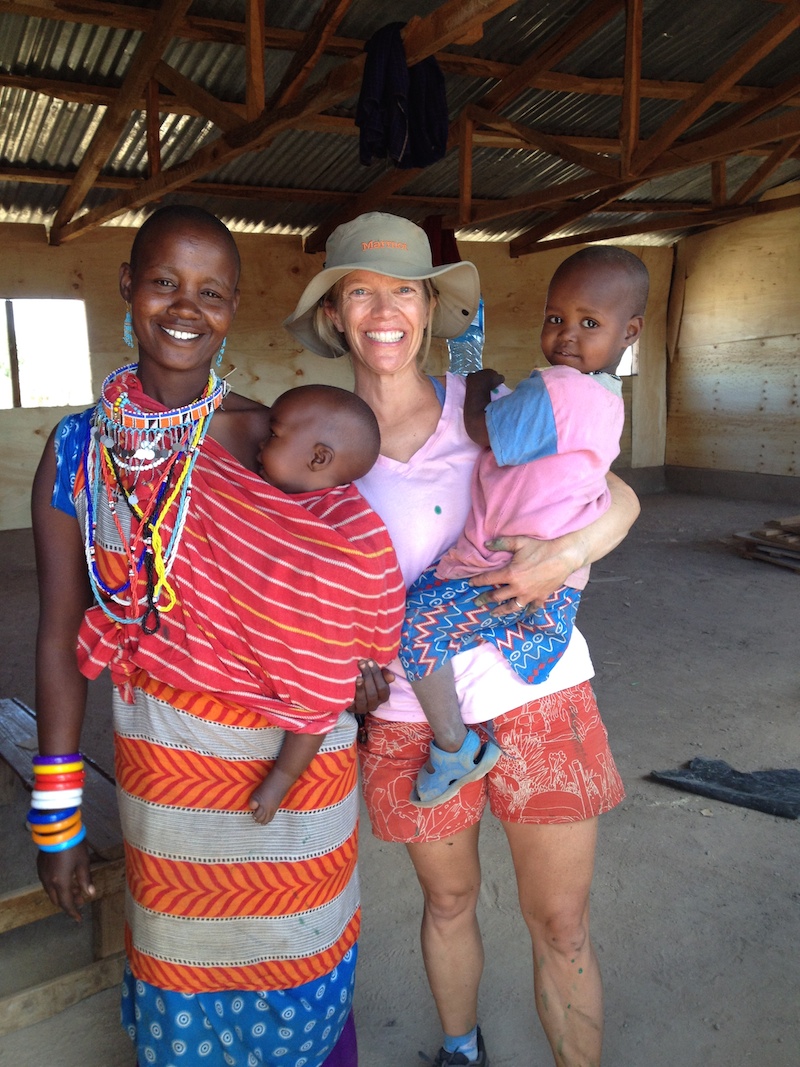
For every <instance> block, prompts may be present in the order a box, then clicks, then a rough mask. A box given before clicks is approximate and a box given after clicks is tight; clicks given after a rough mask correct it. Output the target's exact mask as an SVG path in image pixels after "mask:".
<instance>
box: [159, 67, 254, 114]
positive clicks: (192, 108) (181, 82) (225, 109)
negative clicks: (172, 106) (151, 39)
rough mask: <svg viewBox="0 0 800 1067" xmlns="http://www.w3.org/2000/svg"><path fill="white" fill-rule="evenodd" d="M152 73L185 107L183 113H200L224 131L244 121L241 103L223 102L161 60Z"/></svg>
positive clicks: (243, 109)
mask: <svg viewBox="0 0 800 1067" xmlns="http://www.w3.org/2000/svg"><path fill="white" fill-rule="evenodd" d="M154 74H155V76H156V78H158V81H159V82H160V83H161V85H163V86H164V87H165V88H167V89H169V90H170V92H172V93H174V94H175V98H176V99H178V100H180V101H181V104H182V105H183V107H184V108H185V109H186V110H185V111H184V114H190V115H202V117H203V118H206V119H208V120H209V122H213V123H214V125H215V126H218V127H219V128H220V129H221V130H225V131H228V130H235V129H236V127H237V126H241V125H242V123H243V122H244V121H245V108H244V107H243V106H242V105H232V104H225V103H223V102H222V101H221V100H218V99H217V98H216V97H215V96H213V95H212V94H211V93H208V92H206V90H205V89H203V88H201V87H200V86H199V85H198V84H197V83H196V82H193V81H191V80H190V79H189V78H185V77H184V76H183V75H182V74H180V73H179V72H178V71H177V70H175V68H174V67H170V66H169V65H168V64H167V63H165V62H164V61H163V60H159V62H158V63H157V64H156V66H155V70H154ZM162 102H163V99H162Z"/></svg>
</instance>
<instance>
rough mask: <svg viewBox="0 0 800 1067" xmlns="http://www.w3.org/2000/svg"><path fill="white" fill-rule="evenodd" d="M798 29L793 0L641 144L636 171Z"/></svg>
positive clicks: (799, 10) (799, 1)
mask: <svg viewBox="0 0 800 1067" xmlns="http://www.w3.org/2000/svg"><path fill="white" fill-rule="evenodd" d="M798 26H800V0H792V2H791V3H787V4H786V5H785V6H784V7H783V9H782V10H781V11H780V12H779V13H778V14H777V15H776V16H775V17H774V18H773V19H771V20H770V22H768V23H767V25H766V26H764V27H763V29H761V30H759V32H758V33H756V34H755V36H754V37H751V38H750V40H749V41H748V42H747V44H745V45H743V46H742V47H741V48H740V49H739V50H738V51H737V52H736V54H735V55H733V56H731V58H730V59H729V60H728V61H727V62H726V63H723V65H722V66H721V67H720V69H719V70H718V71H716V73H715V74H713V75H712V76H711V77H710V78H709V79H708V81H706V82H705V84H704V85H702V86H701V87H700V88H699V89H698V91H697V92H696V93H695V94H694V96H692V97H690V99H689V100H687V101H686V103H685V104H683V106H682V107H680V108H679V109H678V111H677V112H676V114H674V115H673V116H672V118H670V119H668V120H667V121H666V122H665V123H664V124H663V126H662V127H661V129H660V130H659V131H658V132H657V133H656V134H654V135H653V136H652V137H650V138H649V139H648V140H647V141H644V142H642V143H641V144H640V145H639V149H638V151H637V152H636V153H635V155H634V158H633V161H632V165H631V167H632V170H633V172H634V173H636V174H641V173H642V172H643V171H645V170H646V169H647V167H648V166H650V164H651V163H653V162H654V160H656V159H657V158H658V157H659V156H660V155H661V154H662V153H663V152H664V151H665V150H667V149H668V148H670V147H671V146H672V145H674V143H675V142H676V140H677V139H678V138H679V137H680V135H681V134H682V133H685V132H686V130H688V129H689V127H690V126H691V125H692V124H693V123H694V122H695V121H696V120H697V119H698V118H699V117H700V116H701V115H702V114H703V113H704V112H705V111H707V110H708V108H709V107H711V105H712V104H714V103H716V101H717V100H718V99H719V96H720V93H721V92H722V91H723V90H724V89H726V88H729V87H730V86H731V85H735V84H736V82H737V81H738V80H739V78H741V77H742V75H744V74H746V73H747V71H748V70H752V69H753V67H754V66H755V65H756V64H757V63H758V62H759V61H760V60H762V59H763V58H764V56H766V55H768V54H769V53H770V52H771V51H772V50H773V49H774V48H776V47H777V45H779V44H780V43H781V42H782V41H785V40H786V38H787V37H789V36H790V34H792V33H794V31H795V30H796V29H797V28H798Z"/></svg>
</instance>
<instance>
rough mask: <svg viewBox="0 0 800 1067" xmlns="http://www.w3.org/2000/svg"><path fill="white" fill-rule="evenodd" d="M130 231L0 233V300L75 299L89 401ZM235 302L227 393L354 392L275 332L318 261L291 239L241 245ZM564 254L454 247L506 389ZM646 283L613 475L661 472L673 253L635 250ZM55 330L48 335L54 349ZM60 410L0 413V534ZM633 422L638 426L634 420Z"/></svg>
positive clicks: (522, 370)
mask: <svg viewBox="0 0 800 1067" xmlns="http://www.w3.org/2000/svg"><path fill="white" fill-rule="evenodd" d="M132 237H133V231H131V230H126V229H121V228H118V227H108V228H105V229H102V230H99V231H95V232H93V233H90V234H87V235H86V236H85V237H83V238H81V239H79V240H76V241H73V242H70V243H68V244H66V245H63V246H61V247H59V248H51V247H49V246H48V245H47V242H46V239H45V233H44V230H43V228H42V227H40V226H31V225H14V224H0V242H2V248H3V256H2V257H0V297H2V298H12V299H13V298H22V297H49V298H57V297H58V298H69V297H72V298H76V299H81V300H83V301H85V304H86V316H87V321H88V331H89V347H90V351H91V361H92V382H93V389H94V390H95V392H97V390H98V389H99V387H100V384H101V382H102V380H103V378H104V377H105V376H106V375H107V374H108V373H110V371H112V370H113V369H114V368H115V367H117V366H119V365H120V364H122V363H124V362H127V361H130V360H131V359H132V358H133V353H132V352H131V350H129V349H127V348H125V346H124V345H123V343H122V319H123V315H124V305H123V304H122V301H121V299H120V296H119V290H118V272H119V265H120V263H122V262H123V261H125V260H126V259H127V256H128V252H129V250H130V243H131V240H132ZM237 244H238V245H239V249H240V251H241V255H242V281H241V290H242V299H241V303H240V306H239V313H238V315H237V318H236V322H235V324H234V326H233V329H232V330H231V334H230V338H229V341H228V346H227V352H226V358H225V364H224V366H223V373H227V372H229V371H230V369H231V367H232V366H234V365H235V368H236V369H235V371H234V372H233V373H232V374H231V376H230V380H231V383H232V385H233V387H234V389H236V390H237V392H241V393H244V394H246V395H248V396H253V397H255V398H256V399H259V400H262V401H264V402H266V403H269V402H270V401H272V400H273V399H274V398H275V397H276V396H277V395H278V394H279V393H281V392H283V391H284V390H285V389H288V388H291V387H292V386H294V385H299V384H301V383H302V382H310V381H313V382H328V383H330V384H334V385H341V386H343V387H345V388H348V387H349V386H350V385H351V384H352V375H351V373H350V369H349V363H348V361H346V360H336V361H333V360H324V359H321V358H319V357H318V356H314V355H312V354H311V353H309V352H303V351H301V350H300V349H299V347H298V346H297V345H296V344H294V343H293V342H292V339H291V338H290V337H289V335H288V334H287V333H286V331H285V330H284V329H283V328H282V326H281V322H282V320H283V319H284V318H285V316H286V315H287V314H288V313H289V312H290V311H291V309H292V308H293V307H294V304H295V302H296V300H297V298H298V296H299V294H300V292H301V291H302V289H303V286H304V285H305V284H306V282H307V281H308V280H309V279H310V278H311V277H312V276H313V275H314V274H315V273H316V272H317V271H318V270H319V269H320V267H321V266H322V262H323V260H324V255H322V254H319V255H316V256H309V255H306V254H305V253H303V251H302V249H301V245H300V241H299V239H298V238H295V237H279V236H265V235H261V234H239V235H237ZM572 251H573V249H561V250H559V251H554V252H549V253H542V254H538V255H531V256H525V257H523V258H521V259H516V260H512V259H509V257H508V250H507V248H506V246H505V245H498V244H484V243H471V244H468V245H466V244H462V246H461V254H462V256H463V258H465V259H466V258H471V259H473V260H474V262H475V263H476V264H477V266H478V269H479V271H480V273H481V278H482V282H483V290H484V299H485V302H486V320H487V343H486V349H485V353H484V357H485V363H486V365H487V366H488V365H492V366H495V367H496V368H497V369H498V370H500V371H501V372H502V373H503V374H505V375H506V378H507V380H508V381H509V383H510V384H515V383H516V382H517V381H519V380H520V379H521V378H523V377H524V376H525V375H526V374H527V373H528V372H529V371H530V369H531V367H533V366H535V365H541V364H542V362H543V360H542V356H541V353H540V351H539V343H538V338H539V328H540V324H541V311H542V308H543V306H544V299H545V293H546V290H547V282H548V280H549V278H550V276H551V275H552V272H553V270H554V269H555V267H556V266H557V265H558V263H560V262H561V260H562V259H564V258H565V257H566V256H567V255H568V254H570V253H571V252H572ZM634 251H637V252H638V253H639V254H641V255H642V256H643V258H644V260H645V262H646V263H647V265H648V268H649V269H650V272H651V278H652V282H653V285H652V291H651V300H650V304H649V308H648V318H647V326H646V329H645V333H644V336H643V340H642V344H641V351H640V376H639V377H638V378H637V379H634V380H632V381H628V382H626V386H625V397H626V409H627V412H628V418H627V419H626V427H625V432H624V434H623V443H622V454H621V456H620V460H619V464H620V465H621V466H623V467H626V466H627V467H629V466H660V465H661V464H662V463H663V461H664V412H665V403H666V402H665V388H664V379H665V369H664V368H665V365H666V355H665V340H664V338H665V322H666V302H667V294H668V289H669V279H670V275H671V270H672V250H671V249H669V248H641V249H634ZM57 343H58V324H57V323H54V324H53V344H54V347H57ZM445 365H446V347H445V345H444V342H437V343H436V344H435V346H434V348H433V350H432V360H431V370H432V371H434V372H440V371H441V370H442V368H443V367H444V366H445ZM67 410H69V409H61V408H35V409H17V410H11V411H0V529H18V528H22V527H27V526H29V525H30V510H29V496H30V485H31V481H32V478H33V474H34V471H35V469H36V464H37V462H38V459H39V456H40V455H41V452H42V448H43V446H44V443H45V441H46V440H47V435H48V433H49V432H50V430H51V429H52V427H53V426H54V425H55V423H56V422H57V421H58V419H59V418H60V417H61V416H62V415H63V414H64V413H65V412H66V411H67ZM640 412H641V415H640V414H639V413H640Z"/></svg>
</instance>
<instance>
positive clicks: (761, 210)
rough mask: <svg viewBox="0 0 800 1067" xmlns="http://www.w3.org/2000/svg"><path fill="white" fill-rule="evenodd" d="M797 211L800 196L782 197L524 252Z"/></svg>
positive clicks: (611, 229) (595, 233) (603, 232)
mask: <svg viewBox="0 0 800 1067" xmlns="http://www.w3.org/2000/svg"><path fill="white" fill-rule="evenodd" d="M798 207H800V193H797V194H795V195H793V196H785V197H782V198H780V199H778V200H763V201H759V202H758V203H757V204H745V205H743V206H742V207H735V208H731V207H728V208H722V209H720V210H719V211H707V212H706V213H705V214H704V215H701V216H700V217H699V218H698V216H697V215H696V214H691V215H682V214H676V215H674V216H673V217H672V218H670V217H669V216H667V217H665V218H663V219H654V220H648V221H647V222H641V223H634V224H633V225H632V226H608V227H605V228H603V229H596V230H587V231H586V232H584V233H576V234H572V235H571V236H569V237H557V238H554V239H553V240H552V241H540V242H539V243H538V244H537V245H534V246H533V247H532V248H530V249H527V251H529V252H549V251H550V250H551V249H553V248H568V247H570V246H571V245H579V244H586V243H587V242H593V241H619V240H621V239H622V238H625V237H633V236H634V235H635V234H639V233H651V232H652V233H655V232H657V231H659V230H661V231H663V230H675V231H676V232H677V231H680V230H688V229H697V230H702V229H706V228H708V227H709V226H724V225H727V224H728V223H730V222H739V221H741V220H742V219H747V218H753V217H756V216H760V215H773V214H775V213H776V212H779V211H792V210H794V209H795V208H798ZM512 254H513V253H512Z"/></svg>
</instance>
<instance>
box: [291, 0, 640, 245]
mask: <svg viewBox="0 0 800 1067" xmlns="http://www.w3.org/2000/svg"><path fill="white" fill-rule="evenodd" d="M623 3H624V0H592V2H591V3H590V4H589V6H588V8H586V9H585V10H584V11H583V12H581V14H580V15H578V16H577V17H576V18H575V19H573V20H572V21H571V22H570V23H569V25H568V26H567V27H565V29H564V30H563V31H562V32H561V33H559V34H557V35H556V36H555V37H554V38H553V39H552V40H551V41H549V42H547V43H546V44H545V45H544V46H543V48H541V49H539V51H538V52H536V53H535V54H534V55H533V56H531V57H530V59H528V60H527V61H526V62H525V63H524V64H522V66H521V67H519V68H517V69H516V70H515V71H514V72H513V73H512V74H510V75H509V76H508V77H507V78H506V79H504V80H503V81H502V82H501V83H500V84H499V85H496V86H495V87H494V88H493V89H491V90H490V91H489V92H488V93H487V94H486V95H485V96H484V97H483V98H482V100H481V101H479V103H481V104H488V105H489V106H490V107H497V108H500V107H502V106H503V105H504V104H505V103H506V102H507V101H508V100H511V99H513V98H514V97H515V96H517V95H518V94H519V93H520V92H521V91H522V90H523V89H524V88H526V87H527V86H528V85H529V83H530V79H531V78H532V77H533V76H534V74H535V73H536V72H537V71H542V70H546V69H547V68H548V67H549V66H552V65H553V64H554V63H556V62H558V60H559V59H561V58H563V56H565V55H568V54H569V52H571V51H573V50H574V49H575V47H576V46H577V44H578V43H580V41H582V40H584V39H585V38H586V37H588V36H591V34H592V33H594V32H596V30H597V29H598V28H599V27H600V26H602V25H604V24H605V23H606V22H607V21H608V19H609V18H610V17H611V16H612V15H613V14H614V13H615V12H616V11H618V10H619V9H620V8H621V6H622V4H623ZM448 6H449V5H448V4H445V5H443V7H442V8H439V9H438V10H437V11H436V12H435V13H434V16H436V17H440V18H441V19H442V27H443V31H445V30H446V29H448V28H449V27H448V26H447V22H446V21H445V19H444V17H443V13H444V9H445V8H446V7H448ZM510 6H511V4H509V3H504V4H502V5H498V10H497V11H495V12H494V13H495V14H499V13H500V10H505V8H507V7H510ZM432 17H433V16H432ZM487 17H488V16H487ZM478 21H479V19H478V18H475V19H473V20H472V22H473V25H477V23H478ZM415 22H416V20H412V22H410V23H409V24H408V26H407V27H406V30H405V33H404V45H405V50H406V60H407V62H408V64H409V65H411V64H412V63H415V62H418V59H417V58H415V57H414V54H413V47H412V45H411V42H410V37H411V34H412V30H413V27H414V24H415ZM449 39H450V40H451V41H453V40H458V37H455V36H453V35H452V34H451V35H450V38H449ZM440 47H443V45H442V46H440ZM458 137H459V130H458V123H457V121H456V122H455V123H452V124H451V127H450V137H449V141H450V142H452V143H458ZM581 165H584V164H581ZM612 166H613V167H614V170H615V172H616V164H612ZM594 169H597V165H596V163H595V165H594ZM416 173H417V172H416V171H415V172H412V173H411V174H409V172H408V171H403V170H394V171H391V172H389V173H388V174H384V175H383V176H382V177H381V178H380V179H379V181H378V183H377V185H376V187H375V188H374V189H373V188H370V189H367V190H366V191H365V192H364V193H363V194H362V196H361V198H359V200H358V201H357V202H356V205H355V207H353V206H352V205H351V206H350V208H349V209H345V210H343V211H340V212H337V213H336V215H335V216H334V217H333V218H332V219H330V220H328V222H327V223H326V224H325V225H324V226H320V227H318V228H317V230H316V231H315V232H314V233H313V234H310V235H309V237H307V238H306V242H305V249H306V251H307V252H319V251H321V250H322V248H323V247H324V243H325V240H326V239H327V237H328V235H329V234H330V233H331V232H332V231H333V230H334V229H335V228H336V226H338V225H339V224H340V223H341V222H345V221H346V220H347V218H350V217H352V216H353V215H359V214H362V213H363V212H364V211H370V210H372V208H373V206H374V204H375V202H376V196H377V195H380V194H383V196H384V199H385V195H386V193H387V192H389V191H392V192H393V191H395V190H397V189H400V188H402V187H403V186H404V185H407V184H409V182H410V180H411V177H412V176H415V175H416Z"/></svg>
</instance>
